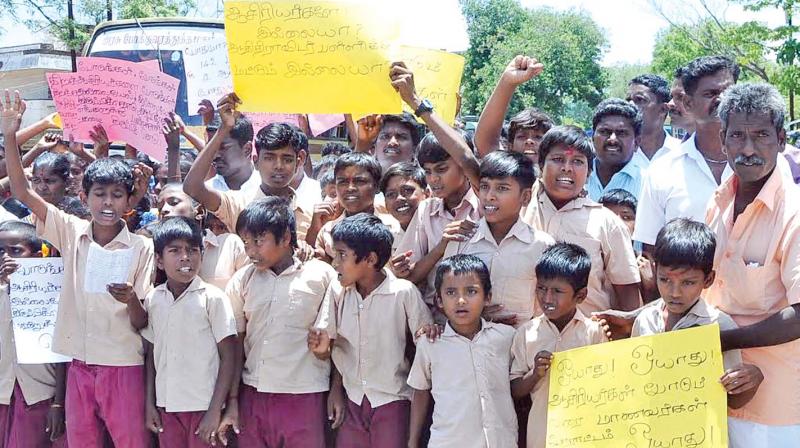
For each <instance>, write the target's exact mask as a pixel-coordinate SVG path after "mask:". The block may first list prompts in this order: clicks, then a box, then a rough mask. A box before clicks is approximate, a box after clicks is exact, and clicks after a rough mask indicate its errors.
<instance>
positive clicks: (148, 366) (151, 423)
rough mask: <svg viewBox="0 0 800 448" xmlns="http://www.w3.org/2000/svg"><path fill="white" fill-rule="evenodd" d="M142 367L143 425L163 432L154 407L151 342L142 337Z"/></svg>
mask: <svg viewBox="0 0 800 448" xmlns="http://www.w3.org/2000/svg"><path fill="white" fill-rule="evenodd" d="M143 339H144V338H143ZM144 369H145V406H144V408H145V413H144V416H145V417H144V418H145V422H144V424H145V426H146V427H147V429H148V430H150V431H151V432H154V433H156V434H158V433H160V432H163V431H164V427H163V426H162V425H161V415H159V413H158V408H156V363H155V359H154V358H153V344H151V343H150V342H149V341H147V340H146V339H144Z"/></svg>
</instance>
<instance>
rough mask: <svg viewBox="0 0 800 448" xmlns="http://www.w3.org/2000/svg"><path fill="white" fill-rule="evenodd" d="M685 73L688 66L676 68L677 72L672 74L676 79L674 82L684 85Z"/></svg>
mask: <svg viewBox="0 0 800 448" xmlns="http://www.w3.org/2000/svg"><path fill="white" fill-rule="evenodd" d="M684 73H686V66H685V65H682V66H680V67H678V68H676V69H675V71H674V72H673V73H672V77H673V78H674V79H673V81H675V80H677V81H680V82H681V84H683V80H682V78H683V74H684Z"/></svg>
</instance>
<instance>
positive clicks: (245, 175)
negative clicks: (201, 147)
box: [206, 116, 261, 192]
mask: <svg viewBox="0 0 800 448" xmlns="http://www.w3.org/2000/svg"><path fill="white" fill-rule="evenodd" d="M214 168H215V169H216V172H217V175H216V176H214V177H212V178H211V179H209V180H208V181H206V186H208V187H209V188H213V189H215V190H217V191H219V192H225V191H231V190H244V191H252V190H255V189H257V188H258V187H259V186H260V185H261V175H260V174H258V171H256V170H255V167H254V166H253V125H252V124H251V123H250V120H248V119H247V118H246V117H244V116H240V117H238V118H237V119H236V124H235V125H234V127H233V129H232V130H231V132H230V135H229V136H228V137H226V138H225V140H223V141H222V146H221V147H220V148H219V151H218V152H217V155H216V157H214Z"/></svg>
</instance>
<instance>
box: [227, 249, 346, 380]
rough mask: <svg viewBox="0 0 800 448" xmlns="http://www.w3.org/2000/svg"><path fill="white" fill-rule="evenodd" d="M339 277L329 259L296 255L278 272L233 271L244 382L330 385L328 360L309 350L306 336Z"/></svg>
mask: <svg viewBox="0 0 800 448" xmlns="http://www.w3.org/2000/svg"><path fill="white" fill-rule="evenodd" d="M335 278H336V271H334V270H333V268H332V267H330V265H328V264H327V263H324V262H322V261H319V260H309V261H306V262H301V261H300V260H298V259H296V258H295V259H294V264H292V266H290V267H288V268H287V269H286V270H284V271H283V272H281V273H280V274H277V275H276V274H275V273H274V272H273V271H272V270H266V271H259V270H258V269H256V268H255V267H254V266H253V265H248V266H246V267H244V268H242V269H241V270H239V271H238V272H237V273H236V274H235V275H234V276H233V278H232V279H231V282H230V284H229V285H228V289H227V290H226V292H227V293H228V296H229V297H230V299H231V303H232V304H233V311H234V315H235V316H236V326H237V328H238V331H239V333H245V336H244V352H245V358H246V359H245V364H244V371H243V372H242V380H243V381H244V383H245V384H247V385H248V386H252V387H254V388H256V389H257V390H258V391H259V392H270V393H286V394H305V393H314V392H324V391H327V390H328V389H329V386H330V362H329V361H322V360H319V359H317V358H316V357H315V356H314V354H313V353H311V351H310V350H309V349H308V343H307V338H308V330H309V328H311V327H312V326H313V325H314V321H315V320H316V318H317V315H318V314H319V311H320V306H321V304H322V301H323V299H324V297H325V291H326V290H327V289H328V285H330V284H331V282H332V281H333V280H334V279H335Z"/></svg>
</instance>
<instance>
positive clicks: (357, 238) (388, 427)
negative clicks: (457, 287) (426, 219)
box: [308, 155, 432, 448]
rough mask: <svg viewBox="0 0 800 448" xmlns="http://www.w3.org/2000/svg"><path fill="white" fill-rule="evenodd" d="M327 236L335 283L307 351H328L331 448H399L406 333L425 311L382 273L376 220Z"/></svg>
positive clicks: (350, 222) (386, 251)
mask: <svg viewBox="0 0 800 448" xmlns="http://www.w3.org/2000/svg"><path fill="white" fill-rule="evenodd" d="M343 157H347V156H346V155H345V156H343ZM340 160H341V159H340ZM332 237H333V247H334V258H333V266H334V268H335V269H336V271H337V272H338V273H339V280H338V281H335V282H333V283H331V286H330V288H329V289H328V292H327V294H326V295H325V303H323V306H322V309H321V310H320V314H319V318H318V319H317V323H316V324H315V325H314V326H315V329H312V330H311V331H309V337H308V339H309V340H308V346H309V348H310V349H311V350H312V351H313V352H314V354H315V355H317V356H319V357H325V356H326V355H327V354H328V353H330V356H331V357H332V358H333V362H334V365H335V367H336V368H335V369H334V375H333V381H332V385H331V392H330V397H329V398H328V400H329V409H332V410H333V414H332V415H330V416H329V418H331V417H332V418H333V420H334V423H333V426H334V427H338V426H339V425H342V426H341V428H340V429H339V434H338V437H337V443H336V446H337V447H339V448H369V447H373V448H405V447H406V446H407V443H408V429H409V426H408V423H409V411H410V406H411V403H410V401H409V400H410V399H411V388H410V387H409V386H408V385H407V384H406V381H407V380H408V371H409V367H410V366H409V362H408V360H407V359H406V357H405V353H406V341H407V338H406V335H407V334H408V333H409V332H411V333H412V334H415V335H419V334H420V330H421V329H423V328H424V327H426V326H427V327H429V326H430V325H431V324H432V318H431V314H430V311H429V310H428V307H427V306H426V305H425V303H424V302H423V301H422V297H421V296H420V294H419V291H418V290H417V288H416V286H414V285H413V284H412V283H411V282H409V281H407V280H403V279H398V278H396V277H395V276H394V274H392V272H391V271H390V270H389V269H388V268H385V267H384V266H385V265H386V262H387V261H388V260H389V255H390V252H391V248H392V234H391V232H390V231H389V229H388V228H387V227H386V226H385V225H383V224H382V223H381V220H380V219H379V218H378V217H376V216H374V215H369V214H366V213H361V214H358V215H355V216H351V217H348V218H345V219H344V220H342V221H341V222H340V223H338V224H337V225H336V226H335V227H334V228H333V234H332ZM330 339H333V342H332V343H331V341H330ZM329 349H330V351H329ZM342 388H344V392H346V394H347V395H346V397H345V395H344V393H343V390H342ZM342 420H343V423H342Z"/></svg>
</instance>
